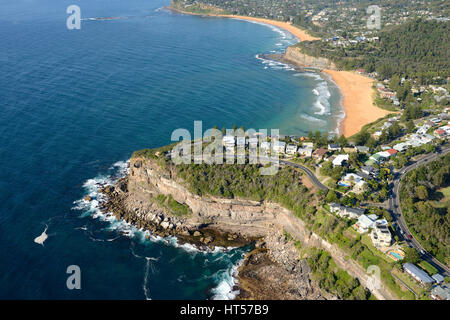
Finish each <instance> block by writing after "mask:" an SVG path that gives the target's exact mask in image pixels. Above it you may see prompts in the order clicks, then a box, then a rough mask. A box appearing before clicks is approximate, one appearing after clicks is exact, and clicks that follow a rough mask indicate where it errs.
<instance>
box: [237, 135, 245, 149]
mask: <svg viewBox="0 0 450 320" xmlns="http://www.w3.org/2000/svg"><path fill="white" fill-rule="evenodd" d="M236 145H237V146H238V147H243V146H245V137H237V139H236Z"/></svg>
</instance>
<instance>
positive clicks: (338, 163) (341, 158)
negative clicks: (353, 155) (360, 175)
mask: <svg viewBox="0 0 450 320" xmlns="http://www.w3.org/2000/svg"><path fill="white" fill-rule="evenodd" d="M344 161H348V154H339V155H337V156H336V158H334V159H333V166H342V162H344Z"/></svg>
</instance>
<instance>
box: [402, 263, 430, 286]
mask: <svg viewBox="0 0 450 320" xmlns="http://www.w3.org/2000/svg"><path fill="white" fill-rule="evenodd" d="M403 270H404V271H405V272H406V273H408V274H409V275H410V276H411V277H413V278H414V279H415V280H416V281H419V282H420V283H422V284H431V283H433V282H434V280H433V278H431V277H430V276H429V275H428V274H427V273H426V272H425V271H423V270H422V269H420V268H418V267H417V266H416V265H414V264H412V263H410V262H407V263H405V264H404V265H403Z"/></svg>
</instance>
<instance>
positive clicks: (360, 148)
mask: <svg viewBox="0 0 450 320" xmlns="http://www.w3.org/2000/svg"><path fill="white" fill-rule="evenodd" d="M355 150H356V152H361V153H367V152H369V150H370V149H369V147H366V146H355Z"/></svg>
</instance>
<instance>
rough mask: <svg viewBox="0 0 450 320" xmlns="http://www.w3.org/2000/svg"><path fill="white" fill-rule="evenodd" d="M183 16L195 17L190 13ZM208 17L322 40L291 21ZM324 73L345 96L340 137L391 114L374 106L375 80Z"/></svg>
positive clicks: (354, 74)
mask: <svg viewBox="0 0 450 320" xmlns="http://www.w3.org/2000/svg"><path fill="white" fill-rule="evenodd" d="M177 11H178V10H177ZM181 12H182V11H181ZM183 13H187V14H191V13H189V12H183ZM208 16H213V17H223V18H234V19H242V20H248V21H255V22H260V23H265V24H270V25H273V26H276V27H279V28H281V29H284V30H287V31H289V32H290V33H292V34H293V35H294V36H295V37H297V39H298V40H299V41H313V40H320V38H316V37H313V36H311V35H309V34H308V33H306V31H305V30H302V29H299V28H297V27H295V26H293V25H292V24H290V23H287V22H281V21H275V20H270V19H263V18H255V17H246V16H237V15H225V14H208ZM322 72H324V73H326V74H328V75H329V76H331V78H332V79H333V81H334V82H335V83H336V84H337V86H338V87H339V89H340V91H341V93H342V95H343V101H342V104H343V107H344V110H345V118H344V120H343V121H342V122H341V123H340V126H339V134H343V135H344V136H345V137H350V136H352V135H354V134H356V133H358V132H359V131H360V130H361V128H362V127H363V126H364V125H366V124H368V123H371V122H374V121H375V120H377V119H379V118H381V117H384V116H385V115H387V114H388V113H390V112H389V111H386V110H383V109H380V108H378V107H376V106H375V105H374V104H373V92H374V89H373V88H372V83H373V81H374V80H373V79H371V78H368V77H365V76H362V75H359V74H357V73H356V72H353V71H335V70H327V69H324V70H322Z"/></svg>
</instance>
